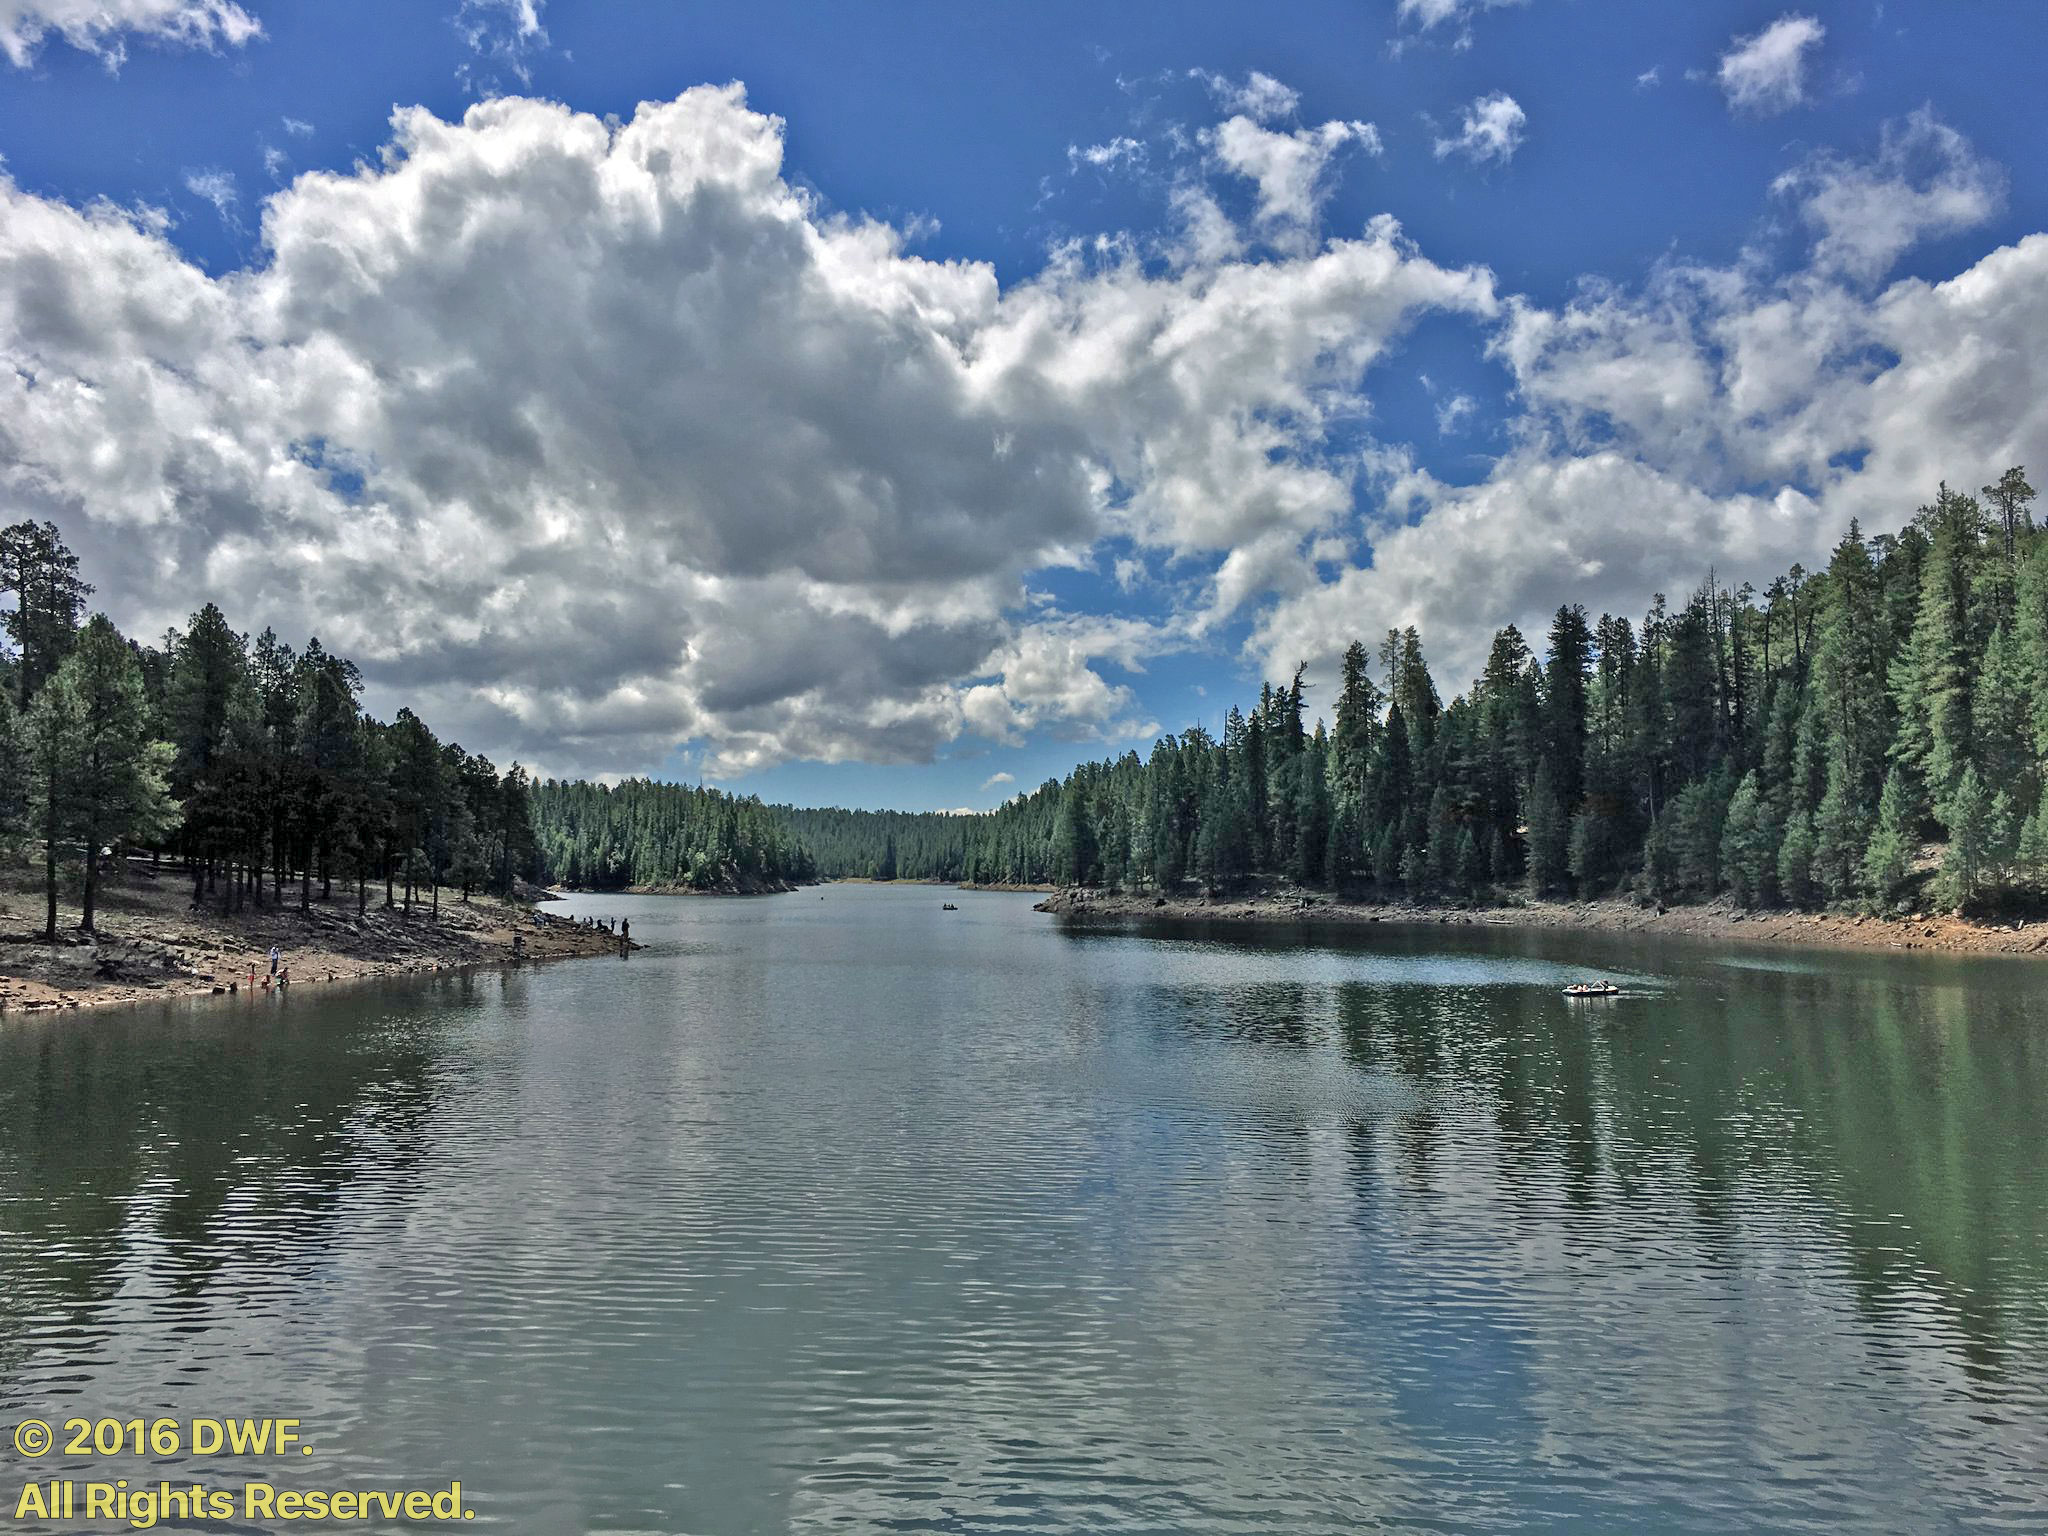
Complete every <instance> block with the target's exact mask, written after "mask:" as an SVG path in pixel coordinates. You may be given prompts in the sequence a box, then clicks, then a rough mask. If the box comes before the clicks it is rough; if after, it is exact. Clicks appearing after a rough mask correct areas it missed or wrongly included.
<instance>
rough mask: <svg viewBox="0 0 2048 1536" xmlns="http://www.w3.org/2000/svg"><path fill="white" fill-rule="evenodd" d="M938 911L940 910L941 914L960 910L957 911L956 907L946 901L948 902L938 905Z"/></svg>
mask: <svg viewBox="0 0 2048 1536" xmlns="http://www.w3.org/2000/svg"><path fill="white" fill-rule="evenodd" d="M939 910H940V911H941V912H958V911H959V910H960V909H959V908H958V907H956V906H954V905H953V903H951V902H950V901H948V902H942V903H940V905H939Z"/></svg>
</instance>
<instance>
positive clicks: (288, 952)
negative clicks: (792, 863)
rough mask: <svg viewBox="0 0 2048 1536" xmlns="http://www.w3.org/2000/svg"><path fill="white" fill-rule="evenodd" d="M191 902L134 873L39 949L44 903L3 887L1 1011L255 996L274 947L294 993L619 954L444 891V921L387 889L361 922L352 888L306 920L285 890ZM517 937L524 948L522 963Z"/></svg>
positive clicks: (558, 927)
mask: <svg viewBox="0 0 2048 1536" xmlns="http://www.w3.org/2000/svg"><path fill="white" fill-rule="evenodd" d="M191 894H192V888H191V885H190V883H189V881H188V880H187V879H186V878H185V876H184V875H183V874H182V873H181V872H180V871H178V870H176V869H172V868H166V869H164V870H163V871H161V872H160V873H159V874H158V875H156V876H155V877H154V878H152V877H151V876H150V875H149V874H148V873H147V872H146V871H143V870H141V869H139V868H138V869H136V870H132V871H130V872H129V874H128V875H127V877H126V879H125V881H124V883H123V884H121V885H119V886H116V887H113V888H111V889H109V890H108V891H106V892H105V893H104V894H103V897H102V901H101V904H100V911H99V914H98V918H97V927H98V933H97V934H96V935H94V936H92V937H88V936H87V935H85V934H82V933H80V932H78V931H77V930H76V929H75V928H72V927H69V926H60V927H59V929H58V935H59V942H58V943H57V944H56V945H54V946H53V945H50V944H46V943H44V942H43V940H42V937H41V934H42V919H43V905H42V895H41V892H40V891H38V890H34V889H31V888H28V886H27V883H26V882H24V881H21V880H18V879H9V880H8V881H7V882H6V883H5V885H4V886H0V1012H40V1011H43V1010H46V1009H53V1008H94V1007H106V1006H109V1005H113V1004H120V1003H138V1002H146V1001H151V1000H161V999H164V998H173V997H192V996H204V995H210V994H214V993H227V992H231V991H240V990H246V989H247V988H248V987H249V985H250V980H249V978H250V974H251V972H252V971H253V972H254V973H255V976H256V985H257V986H258V987H259V988H260V987H261V986H262V985H263V983H264V981H265V979H266V978H267V976H268V974H269V970H270V961H269V954H270V949H271V946H273V945H275V946H276V947H277V948H278V950H279V951H281V952H282V956H283V969H285V970H286V971H287V972H288V973H289V975H290V978H291V982H290V984H291V985H292V986H293V987H304V986H324V985H327V984H329V983H334V982H343V981H359V980H363V979H365V978H368V977H375V976H400V975H405V974H407V973H409V972H419V971H440V970H449V969H453V968H456V967H460V966H469V965H487V964H493V963H502V962H506V961H510V960H513V959H515V958H517V959H522V960H529V959H530V960H554V959H564V958H567V957H570V956H575V955H612V954H616V953H617V952H618V947H619V941H618V939H617V938H616V937H615V936H613V935H611V934H608V933H602V932H599V931H596V930H593V929H588V928H579V927H575V926H572V925H571V924H568V923H565V922H552V923H544V924H539V925H536V923H535V922H534V919H533V909H531V908H530V907H527V906H525V905H524V904H521V903H514V902H502V901H498V900H495V899H489V898H484V897H480V896H472V897H471V898H470V901H469V903H468V904H467V905H464V904H463V903H462V902H461V901H460V900H459V899H457V897H456V895H455V893H454V892H452V891H446V890H444V891H443V892H442V893H441V913H440V917H439V918H438V919H436V918H435V917H434V916H433V915H432V914H431V912H430V911H429V910H428V907H427V906H426V905H425V904H422V903H420V902H417V901H415V903H414V905H413V910H412V913H411V915H410V916H408V915H407V914H406V913H405V911H404V910H403V908H402V906H401V907H397V908H393V909H392V910H391V911H388V912H387V911H385V910H384V909H383V905H382V903H383V897H384V891H383V887H382V886H381V885H380V886H377V887H375V888H374V889H373V890H372V891H371V895H370V905H369V909H368V910H367V911H366V912H365V913H364V914H363V917H362V919H361V920H360V921H359V920H358V919H357V917H356V906H355V892H354V889H353V888H350V889H349V890H348V891H347V892H345V893H344V891H343V890H342V889H341V887H339V886H337V887H336V888H335V892H334V895H335V900H334V901H333V902H332V903H326V902H320V901H315V902H314V903H313V905H312V908H311V910H310V911H307V912H303V913H302V912H300V911H299V908H298V893H297V891H296V889H294V888H287V890H286V892H285V898H286V900H285V905H284V906H283V907H282V908H277V907H269V906H265V907H262V908H245V909H244V910H243V911H241V912H238V913H236V914H234V915H233V916H231V917H223V916H221V915H220V913H219V912H218V911H217V910H216V911H201V910H195V909H194V908H192V907H191V906H190V905H189V903H190V900H191ZM267 894H268V893H267V892H266V895H267ZM77 920H78V909H77V907H76V905H75V904H70V903H67V904H66V905H65V906H63V907H61V908H60V909H59V921H60V924H63V925H68V924H72V923H76V922H77ZM515 938H518V939H520V940H522V941H523V942H521V943H520V944H519V945H518V946H517V947H516V953H515V946H514V944H513V940H514V939H515ZM636 947H637V946H636Z"/></svg>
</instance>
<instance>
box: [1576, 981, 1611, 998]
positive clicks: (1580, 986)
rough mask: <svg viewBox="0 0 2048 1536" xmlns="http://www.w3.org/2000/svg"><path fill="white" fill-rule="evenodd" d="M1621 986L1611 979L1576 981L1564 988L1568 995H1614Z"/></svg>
mask: <svg viewBox="0 0 2048 1536" xmlns="http://www.w3.org/2000/svg"><path fill="white" fill-rule="evenodd" d="M1620 990H1621V988H1619V987H1617V986H1616V985H1615V984H1614V983H1613V982H1611V981H1575V982H1573V983H1572V984H1571V985H1570V986H1568V987H1566V988H1565V989H1564V995H1565V996H1566V997H1613V996H1614V995H1615V994H1616V993H1617V992H1619V991H1620Z"/></svg>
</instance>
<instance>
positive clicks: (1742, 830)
mask: <svg viewBox="0 0 2048 1536" xmlns="http://www.w3.org/2000/svg"><path fill="white" fill-rule="evenodd" d="M1777 856H1778V849H1777V839H1776V837H1775V835H1774V829H1773V828H1772V826H1771V822H1770V807H1769V806H1768V804H1766V802H1765V800H1764V795H1763V790H1762V789H1761V788H1760V787H1759V786H1758V784H1757V777H1756V774H1755V773H1753V772H1752V773H1746V774H1744V775H1743V776H1742V782H1741V783H1740V784H1738V785H1736V787H1735V795H1734V798H1733V799H1731V800H1730V801H1729V802H1728V814H1727V816H1726V817H1725V818H1724V819H1723V821H1722V824H1721V874H1722V876H1723V878H1725V879H1726V880H1727V882H1728V889H1729V891H1730V893H1731V894H1732V895H1733V896H1734V897H1735V899H1736V901H1737V902H1738V903H1740V904H1741V905H1742V906H1745V907H1755V906H1761V905H1763V904H1764V903H1765V902H1767V901H1768V900H1769V899H1770V895H1771V892H1772V891H1773V890H1774V889H1775V888H1776V886H1777V873H1778V871H1777V862H1778V858H1777Z"/></svg>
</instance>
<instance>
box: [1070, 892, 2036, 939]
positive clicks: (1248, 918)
mask: <svg viewBox="0 0 2048 1536" xmlns="http://www.w3.org/2000/svg"><path fill="white" fill-rule="evenodd" d="M1036 910H1037V911H1040V912H1049V913H1052V914H1054V915H1057V916H1061V917H1070V918H1080V919H1113V920H1117V921H1129V920H1133V919H1142V920H1146V921H1161V922H1172V923H1176V924H1188V925H1195V924H1202V923H1232V924H1266V925H1280V924H1284V925H1288V926H1293V927H1301V926H1308V927H1325V928H1346V929H1350V928H1365V927H1369V926H1371V925H1373V924H1377V923H1390V924H1398V925H1403V926H1421V925H1428V926H1436V927H1455V928H1525V929H1534V928H1545V929H1561V930H1577V931H1580V932H1587V933H1617V934H1644V935H1650V936H1656V937H1677V938H1694V939H1707V940H1712V941H1716V942H1730V943H1742V944H1775V945H1797V946H1802V947H1810V948H1818V949H1853V950H1885V951H1909V950H1910V951H1915V952H1919V953H1932V954H1959V955H1963V954H1973V955H1994V954H2000V955H2019V956H2028V955H2036V956H2038V955H2041V954H2043V953H2048V922H2010V923H2002V924H1991V923H1975V922H1969V921H1966V920H1965V919H1962V918H1957V917H1950V916H1945V915H1937V914H1923V915H1919V916H1914V917H1903V918H1878V917H1863V916H1851V915H1845V914H1840V913H1813V912H1788V911H1745V910H1743V909H1741V908H1737V907H1734V906H1731V905H1729V904H1727V903H1725V902H1716V903H1714V904H1712V905H1709V906H1701V907H1663V908H1659V907H1655V906H1650V907H1638V906H1636V905H1635V904H1634V903H1632V902H1627V901H1620V900H1606V901H1584V902H1565V901H1531V902H1528V903H1527V904H1525V905H1521V906H1512V907H1509V906H1500V907H1445V906H1436V905H1431V904H1427V903H1424V904H1414V903H1407V902H1396V903H1387V904H1378V903H1372V902H1364V901H1349V900H1345V901H1340V900H1337V899H1336V898H1334V897H1331V896H1329V895H1328V894H1326V893H1323V892H1315V891H1298V890H1293V889H1285V888H1278V889H1271V890H1265V891H1246V892H1243V893H1239V894H1232V895H1224V896H1215V897H1209V896H1185V895H1183V896H1171V897H1165V896H1161V895H1159V894H1158V893H1156V892H1149V891H1145V892H1112V891H1097V890H1087V889H1080V890H1077V889H1075V888H1073V887H1066V888H1062V889H1060V890H1057V891H1055V892H1053V894H1052V895H1050V896H1049V897H1047V898H1046V899H1045V900H1044V901H1041V902H1039V903H1038V904H1037V906H1036Z"/></svg>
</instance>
